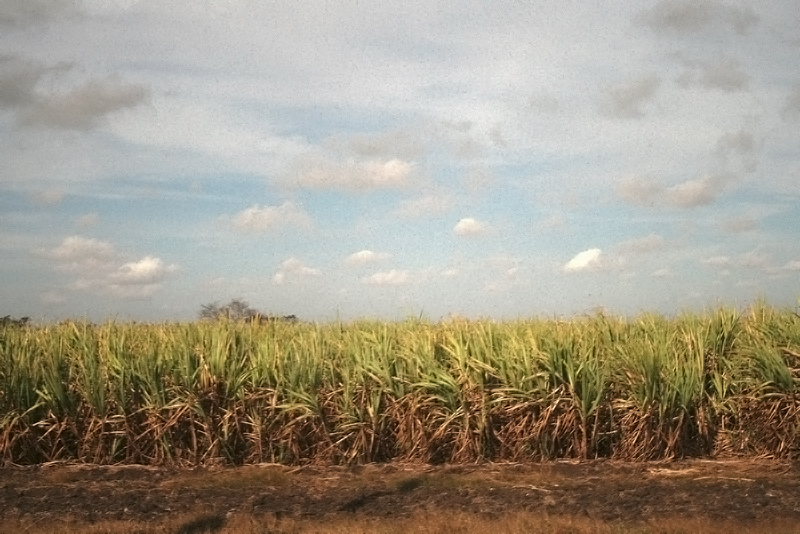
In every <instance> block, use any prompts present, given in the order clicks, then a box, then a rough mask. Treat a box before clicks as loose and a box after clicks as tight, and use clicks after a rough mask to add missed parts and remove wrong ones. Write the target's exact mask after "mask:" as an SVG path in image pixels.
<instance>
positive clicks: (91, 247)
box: [40, 236, 178, 299]
mask: <svg viewBox="0 0 800 534" xmlns="http://www.w3.org/2000/svg"><path fill="white" fill-rule="evenodd" d="M40 255H42V256H44V257H47V258H50V259H51V260H54V262H55V268H56V269H58V270H66V271H70V272H75V273H78V274H79V275H80V276H79V277H78V278H76V279H74V280H72V281H71V282H69V283H67V284H66V285H65V286H64V289H67V290H69V291H73V292H89V293H93V294H95V295H108V296H112V297H115V298H120V299H142V298H150V297H152V296H153V295H154V294H155V293H156V292H157V291H158V290H160V289H161V282H162V281H163V280H164V279H165V278H166V277H167V276H168V275H170V274H172V273H175V272H177V270H178V266H177V265H173V264H170V265H166V264H165V263H164V261H163V260H161V259H160V258H157V257H155V256H145V257H144V258H142V259H141V260H138V261H132V262H126V263H123V264H122V265H119V262H120V256H121V255H120V254H119V253H118V252H117V251H116V250H115V248H114V246H113V245H112V244H111V243H109V242H107V241H101V240H98V239H89V238H85V237H82V236H70V237H67V238H65V239H64V240H63V241H62V242H61V244H60V245H58V246H57V247H55V248H53V249H51V250H49V251H44V252H40ZM54 294H58V293H54Z"/></svg>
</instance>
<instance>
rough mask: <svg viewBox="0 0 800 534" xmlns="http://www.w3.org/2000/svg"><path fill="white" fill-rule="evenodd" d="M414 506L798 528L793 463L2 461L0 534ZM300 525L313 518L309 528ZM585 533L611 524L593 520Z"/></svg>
mask: <svg viewBox="0 0 800 534" xmlns="http://www.w3.org/2000/svg"><path fill="white" fill-rule="evenodd" d="M421 513H424V514H429V515H438V517H440V518H441V517H444V518H447V517H448V516H449V517H451V518H461V519H462V520H463V518H465V517H466V518H467V519H466V523H465V524H466V525H467V527H466V530H462V531H464V532H467V531H476V532H477V531H480V530H481V529H483V528H484V527H481V526H480V525H490V524H491V522H492V521H495V520H499V519H501V518H503V517H508V516H510V515H515V514H516V515H518V514H520V513H522V514H530V515H531V516H538V517H550V516H559V517H568V518H582V519H583V520H588V521H594V522H595V523H594V524H603V525H608V524H612V525H629V526H630V525H639V526H638V527H636V530H635V531H637V532H641V531H642V530H644V531H653V532H677V531H683V530H681V528H679V527H675V529H673V530H670V529H669V528H666V527H665V526H664V525H668V524H669V521H673V522H674V521H675V520H676V518H683V519H692V520H700V521H701V522H700V523H697V524H694V525H695V526H686V527H685V528H686V529H688V530H691V529H695V528H696V525H698V524H702V525H706V527H704V528H708V529H710V530H713V528H712V527H713V526H714V525H717V526H718V527H719V529H721V530H722V531H725V530H728V529H730V527H731V525H737V526H738V527H740V528H741V529H744V530H749V531H753V532H759V531H775V530H781V531H786V532H800V529H799V528H798V527H797V525H800V464H794V463H786V462H777V461H742V460H737V461H725V462H718V461H683V462H671V463H644V464H643V463H616V462H611V461H594V462H584V463H571V462H555V463H547V464H533V465H520V464H482V465H459V466H437V467H431V466H419V465H403V464H387V465H366V466H357V467H311V466H309V467H299V468H297V467H295V468H292V467H285V466H277V465H259V466H246V467H235V468H225V467H216V468H212V467H205V468H196V469H184V470H177V469H168V468H151V467H141V466H114V467H111V466H107V467H101V466H89V465H50V466H40V467H6V468H2V469H0V519H1V520H0V531H4V532H11V531H18V529H21V528H25V529H27V530H28V531H30V532H53V531H55V532H58V531H70V532H79V531H86V530H88V529H89V527H91V526H92V525H100V524H102V525H113V524H123V523H124V524H127V525H129V526H128V527H127V530H125V529H122V530H114V529H113V528H111V527H108V529H105V527H104V528H103V529H100V530H93V531H96V532H99V531H103V532H134V531H135V532H186V533H190V532H228V531H234V530H231V529H232V528H233V527H232V526H231V525H232V521H233V520H234V518H239V519H237V521H239V520H240V519H241V518H242V517H246V518H248V521H249V524H251V525H261V527H258V528H250V530H249V531H251V532H284V531H286V532H288V531H298V532H299V531H320V532H324V531H335V529H334V528H333V525H336V524H341V522H342V521H344V522H346V521H351V520H358V521H361V523H360V524H362V525H371V527H369V526H367V527H364V531H371V530H375V531H394V530H392V528H390V527H391V525H401V524H403V521H408V520H411V519H413V518H414V517H419V515H420V514H421ZM469 518H473V519H474V522H473V523H470V522H469V521H470V519H469ZM445 520H446V519H445ZM365 522H366V523H365ZM237 524H241V521H240V522H239V523H237ZM282 524H283V525H284V527H285V529H282V528H283V527H281V525H282ZM290 524H291V525H293V526H292V527H291V528H289V527H287V526H286V525H290ZM300 524H305V525H312V526H314V525H316V526H315V527H313V528H311V529H310V530H303V529H301V528H299V527H298V525H300ZM470 524H472V525H473V527H474V528H475V529H476V530H471V528H470V527H469V525H470ZM498 524H500V523H498ZM678 524H680V523H678ZM2 525H5V527H3V526H2ZM136 525H138V527H137V526H136ZM142 525H146V527H143V526H142ZM226 525H227V526H226ZM328 527H330V529H329V530H326V528H328ZM373 527H374V529H373ZM9 528H10V529H12V530H6V529H9ZM343 528H344V527H343ZM398 528H399V527H398ZM498 528H505V527H498ZM508 528H509V529H511V527H508ZM151 529H152V530H151ZM688 530H687V531H688ZM342 531H345V530H342ZM429 531H433V530H429ZM442 531H444V530H442ZM553 531H554V532H555V531H558V532H561V531H562V530H553ZM563 531H564V532H572V531H581V532H583V531H584V530H581V529H580V528H576V529H567V530H563ZM587 531H592V532H601V531H602V532H605V530H602V529H599V530H598V529H596V528H594V527H592V528H590V529H589V530H587ZM614 531H615V532H619V531H620V530H614Z"/></svg>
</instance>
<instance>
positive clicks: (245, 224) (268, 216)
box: [227, 201, 312, 232]
mask: <svg viewBox="0 0 800 534" xmlns="http://www.w3.org/2000/svg"><path fill="white" fill-rule="evenodd" d="M227 219H228V220H229V221H230V223H231V224H232V225H233V227H234V228H235V229H237V230H239V231H242V232H267V231H271V230H275V229H277V228H286V227H300V228H310V227H311V226H312V221H311V217H310V216H309V215H308V213H306V212H305V211H304V210H303V209H302V208H301V207H300V206H298V205H297V204H295V203H294V202H289V201H286V202H284V203H283V204H281V205H280V206H264V207H263V208H262V207H261V206H259V205H258V204H255V205H253V206H250V207H249V208H247V209H245V210H242V211H240V212H239V213H237V214H236V215H234V216H233V217H229V218H227Z"/></svg>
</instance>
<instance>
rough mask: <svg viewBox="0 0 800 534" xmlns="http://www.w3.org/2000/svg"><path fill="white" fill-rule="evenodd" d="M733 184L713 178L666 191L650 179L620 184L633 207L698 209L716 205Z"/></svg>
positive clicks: (725, 178)
mask: <svg viewBox="0 0 800 534" xmlns="http://www.w3.org/2000/svg"><path fill="white" fill-rule="evenodd" d="M731 180H732V177H731V176H729V175H727V174H710V175H706V176H703V177H701V178H697V179H694V180H687V181H685V182H681V183H679V184H677V185H674V186H671V187H665V186H663V185H661V184H659V183H657V182H656V181H655V180H653V179H651V178H646V177H639V176H631V177H628V178H626V179H624V180H623V181H622V182H620V185H619V188H618V192H619V195H620V197H621V198H622V199H623V200H624V201H626V202H628V203H630V204H635V205H640V206H657V205H659V204H662V205H665V206H672V207H676V208H695V207H698V206H705V205H708V204H711V203H712V202H714V200H716V199H717V197H718V196H719V195H720V194H722V192H723V190H724V189H725V186H726V185H727V183H728V182H729V181H731Z"/></svg>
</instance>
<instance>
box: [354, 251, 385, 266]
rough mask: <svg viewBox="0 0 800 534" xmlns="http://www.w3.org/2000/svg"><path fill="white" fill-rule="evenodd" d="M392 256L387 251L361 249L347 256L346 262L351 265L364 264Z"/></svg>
mask: <svg viewBox="0 0 800 534" xmlns="http://www.w3.org/2000/svg"><path fill="white" fill-rule="evenodd" d="M389 257H391V254H388V253H386V252H373V251H371V250H361V251H359V252H354V253H352V254H350V255H349V256H347V258H345V260H344V261H345V263H347V264H349V265H363V264H366V263H372V262H375V261H380V260H385V259H387V258H389Z"/></svg>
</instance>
